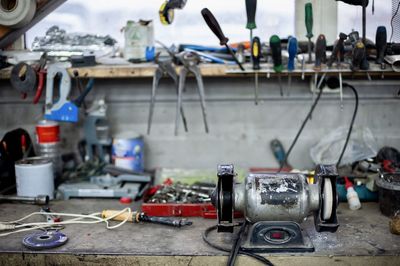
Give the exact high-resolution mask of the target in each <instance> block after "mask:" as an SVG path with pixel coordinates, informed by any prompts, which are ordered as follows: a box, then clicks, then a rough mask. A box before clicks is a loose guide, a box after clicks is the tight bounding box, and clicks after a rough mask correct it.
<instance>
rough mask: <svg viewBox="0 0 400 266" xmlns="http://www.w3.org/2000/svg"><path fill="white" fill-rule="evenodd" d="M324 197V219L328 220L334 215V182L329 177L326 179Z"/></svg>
mask: <svg viewBox="0 0 400 266" xmlns="http://www.w3.org/2000/svg"><path fill="white" fill-rule="evenodd" d="M323 193H324V199H323V208H322V210H323V213H322V219H324V220H328V219H329V218H331V216H332V207H333V192H332V183H331V180H330V179H329V178H325V179H324V191H323Z"/></svg>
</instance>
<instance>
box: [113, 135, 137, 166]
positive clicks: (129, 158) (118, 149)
mask: <svg viewBox="0 0 400 266" xmlns="http://www.w3.org/2000/svg"><path fill="white" fill-rule="evenodd" d="M112 160H113V163H114V165H115V166H118V167H122V168H126V169H129V170H133V171H136V172H143V171H144V141H143V137H142V136H137V137H134V138H114V139H113V143H112Z"/></svg>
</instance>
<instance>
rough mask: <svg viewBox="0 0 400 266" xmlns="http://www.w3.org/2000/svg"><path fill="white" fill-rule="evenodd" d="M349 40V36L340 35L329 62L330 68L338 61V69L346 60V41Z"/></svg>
mask: <svg viewBox="0 0 400 266" xmlns="http://www.w3.org/2000/svg"><path fill="white" fill-rule="evenodd" d="M346 39H347V35H346V34H345V33H343V32H341V33H340V34H339V39H338V40H337V41H336V43H335V45H334V46H333V50H332V55H331V57H330V59H329V61H328V66H329V67H331V66H332V64H333V62H335V61H336V63H337V65H338V67H339V66H340V64H341V62H342V61H343V58H344V41H345V40H346Z"/></svg>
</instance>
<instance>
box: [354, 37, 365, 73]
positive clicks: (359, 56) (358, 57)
mask: <svg viewBox="0 0 400 266" xmlns="http://www.w3.org/2000/svg"><path fill="white" fill-rule="evenodd" d="M364 57H365V45H364V43H363V42H362V41H361V40H359V41H357V43H356V44H355V46H354V49H353V51H352V61H351V70H353V71H359V70H360V65H361V63H362V61H363V60H364Z"/></svg>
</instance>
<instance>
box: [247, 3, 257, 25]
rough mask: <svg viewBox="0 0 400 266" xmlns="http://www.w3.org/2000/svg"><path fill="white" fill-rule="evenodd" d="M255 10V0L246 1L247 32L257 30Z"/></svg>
mask: <svg viewBox="0 0 400 266" xmlns="http://www.w3.org/2000/svg"><path fill="white" fill-rule="evenodd" d="M256 9H257V0H246V12H247V25H246V28H247V29H249V30H253V29H255V28H257V26H256Z"/></svg>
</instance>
